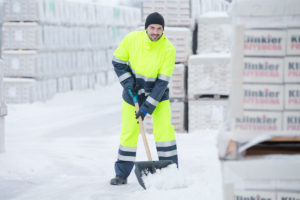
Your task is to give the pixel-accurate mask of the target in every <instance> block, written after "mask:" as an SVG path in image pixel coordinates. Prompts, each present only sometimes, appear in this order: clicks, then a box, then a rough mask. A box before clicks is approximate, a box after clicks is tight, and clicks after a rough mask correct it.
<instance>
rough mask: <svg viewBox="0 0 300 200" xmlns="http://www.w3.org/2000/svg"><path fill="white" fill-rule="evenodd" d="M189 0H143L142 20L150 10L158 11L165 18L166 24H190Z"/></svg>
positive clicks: (187, 25)
mask: <svg viewBox="0 0 300 200" xmlns="http://www.w3.org/2000/svg"><path fill="white" fill-rule="evenodd" d="M190 6H191V4H190V0H173V1H168V0H144V1H143V5H142V13H143V21H145V20H146V18H147V16H148V15H149V14H150V13H152V12H159V13H160V14H162V15H163V16H164V18H165V24H166V26H175V27H178V26H183V27H189V26H190V25H191V7H190Z"/></svg>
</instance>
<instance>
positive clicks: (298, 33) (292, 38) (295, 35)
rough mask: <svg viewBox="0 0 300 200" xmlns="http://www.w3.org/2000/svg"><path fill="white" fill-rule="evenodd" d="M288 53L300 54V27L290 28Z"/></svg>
mask: <svg viewBox="0 0 300 200" xmlns="http://www.w3.org/2000/svg"><path fill="white" fill-rule="evenodd" d="M287 55H300V29H289V30H288V41H287Z"/></svg>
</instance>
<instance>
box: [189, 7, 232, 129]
mask: <svg viewBox="0 0 300 200" xmlns="http://www.w3.org/2000/svg"><path fill="white" fill-rule="evenodd" d="M202 3H204V2H202ZM196 23H197V32H196V34H194V36H196V37H197V39H195V38H194V41H197V43H196V45H197V50H196V53H197V55H193V56H190V58H189V67H188V100H189V112H188V113H189V116H188V117H189V120H188V121H189V131H191V132H192V131H197V130H204V129H205V130H219V129H222V128H224V127H225V126H223V125H224V121H225V120H224V119H225V115H224V114H225V113H226V109H227V102H228V100H227V99H228V96H229V92H230V83H231V65H230V59H231V54H230V47H231V38H232V30H231V27H232V26H231V20H230V18H229V16H228V14H227V13H224V12H213V13H211V12H210V13H209V12H204V13H202V15H200V16H199V17H198V18H197V20H196ZM195 109H197V110H199V112H198V111H195ZM209 113H210V114H209ZM213 113H218V114H217V115H215V114H213Z"/></svg>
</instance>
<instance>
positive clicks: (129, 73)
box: [112, 30, 176, 114]
mask: <svg viewBox="0 0 300 200" xmlns="http://www.w3.org/2000/svg"><path fill="white" fill-rule="evenodd" d="M175 53H176V51H175V48H174V46H173V45H172V44H171V42H170V41H169V40H168V39H167V38H166V37H165V36H164V34H163V35H162V36H161V38H160V39H159V40H157V41H151V40H150V39H149V37H148V35H147V33H146V30H142V31H134V32H131V33H129V34H128V35H127V36H126V37H125V38H124V39H123V41H122V42H121V44H120V45H119V46H118V48H117V49H116V50H115V52H114V56H113V61H112V63H113V65H114V69H115V71H116V74H117V76H118V77H119V81H120V83H121V85H122V86H123V88H124V91H123V95H122V96H123V99H124V100H125V101H126V102H127V103H129V104H131V105H133V101H132V99H131V97H130V96H129V94H128V92H127V88H128V87H129V86H132V85H133V84H135V89H136V91H138V95H139V104H140V105H141V109H143V110H145V111H146V112H147V113H149V114H152V112H153V111H154V109H155V107H156V105H157V104H158V102H160V101H163V100H167V99H169V89H168V83H169V80H170V78H171V76H172V73H173V69H174V64H175Z"/></svg>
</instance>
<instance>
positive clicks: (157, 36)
mask: <svg viewBox="0 0 300 200" xmlns="http://www.w3.org/2000/svg"><path fill="white" fill-rule="evenodd" d="M147 35H148V37H149V39H150V40H151V41H153V42H155V41H157V40H159V39H160V38H161V36H162V34H161V35H159V34H152V35H149V34H148V32H147ZM154 36H155V38H156V39H152V38H153V37H154Z"/></svg>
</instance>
